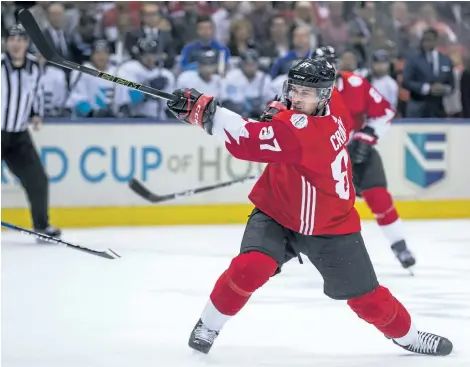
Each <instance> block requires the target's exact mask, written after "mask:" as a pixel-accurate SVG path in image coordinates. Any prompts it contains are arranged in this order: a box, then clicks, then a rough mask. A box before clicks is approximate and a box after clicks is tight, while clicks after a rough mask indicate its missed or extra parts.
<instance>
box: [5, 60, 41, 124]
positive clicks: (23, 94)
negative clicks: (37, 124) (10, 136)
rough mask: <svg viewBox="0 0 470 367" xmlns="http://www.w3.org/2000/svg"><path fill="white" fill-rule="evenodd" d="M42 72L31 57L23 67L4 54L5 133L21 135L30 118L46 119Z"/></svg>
mask: <svg viewBox="0 0 470 367" xmlns="http://www.w3.org/2000/svg"><path fill="white" fill-rule="evenodd" d="M41 78H42V70H41V67H40V66H39V64H38V63H37V61H36V58H35V57H34V56H32V55H29V54H27V55H26V61H25V63H24V65H23V66H22V67H21V68H17V67H14V66H13V64H12V61H11V59H10V56H9V55H8V54H6V53H3V54H2V131H8V132H21V131H24V130H26V129H27V128H28V121H29V119H30V117H31V116H34V115H38V116H41V117H42V116H44V93H43V91H42V89H43V88H42V79H41Z"/></svg>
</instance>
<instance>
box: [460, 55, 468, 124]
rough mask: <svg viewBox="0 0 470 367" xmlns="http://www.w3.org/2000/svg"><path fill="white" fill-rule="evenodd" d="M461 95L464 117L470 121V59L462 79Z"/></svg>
mask: <svg viewBox="0 0 470 367" xmlns="http://www.w3.org/2000/svg"><path fill="white" fill-rule="evenodd" d="M460 94H461V98H462V117H463V118H466V119H470V59H468V60H467V64H466V68H465V69H464V70H463V71H462V76H461V77H460Z"/></svg>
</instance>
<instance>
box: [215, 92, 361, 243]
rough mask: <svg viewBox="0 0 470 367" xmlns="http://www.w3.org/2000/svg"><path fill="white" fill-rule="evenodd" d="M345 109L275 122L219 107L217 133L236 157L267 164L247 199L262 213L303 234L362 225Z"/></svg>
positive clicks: (293, 114)
mask: <svg viewBox="0 0 470 367" xmlns="http://www.w3.org/2000/svg"><path fill="white" fill-rule="evenodd" d="M333 106H334V107H333ZM345 108H346V107H345V106H344V105H342V104H341V102H340V101H335V103H334V105H332V108H331V110H330V108H328V113H327V114H326V115H325V116H323V117H314V116H307V115H305V114H302V113H300V112H298V111H292V110H290V111H283V112H280V113H278V114H277V115H276V116H274V118H273V120H272V121H271V122H258V121H253V120H246V119H244V118H242V117H241V116H239V115H237V114H235V113H233V112H231V111H229V110H227V109H225V108H218V109H217V112H216V114H215V117H214V126H213V133H214V135H217V136H219V137H222V138H223V139H224V140H225V146H226V148H227V149H228V151H229V152H230V153H231V154H232V155H233V156H234V157H236V158H239V159H243V160H248V161H254V162H266V163H269V164H268V165H267V166H266V168H265V170H264V172H263V174H262V176H261V177H260V178H259V180H258V182H257V183H256V184H255V186H254V187H253V189H252V191H251V193H250V195H249V199H250V200H251V201H252V203H253V204H254V205H255V206H256V207H258V208H259V209H260V210H262V211H263V212H264V213H266V214H268V215H269V216H271V217H272V218H273V219H274V220H276V221H277V222H278V223H280V224H282V225H283V226H285V227H287V228H290V229H292V230H294V231H296V232H299V233H302V234H305V235H318V234H347V233H353V232H358V231H360V220H359V215H358V213H357V212H356V210H355V209H354V201H355V197H356V194H355V192H354V187H353V184H352V172H351V164H350V161H349V155H348V152H347V150H346V148H345V147H346V143H347V141H348V137H349V132H350V131H349V127H348V126H351V125H350V123H348V121H345V120H347V119H350V117H349V114H348V113H347V111H346V110H345Z"/></svg>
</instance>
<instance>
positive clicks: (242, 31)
mask: <svg viewBox="0 0 470 367" xmlns="http://www.w3.org/2000/svg"><path fill="white" fill-rule="evenodd" d="M250 48H256V45H255V42H254V41H253V27H252V25H251V23H250V22H249V21H248V20H246V19H240V20H235V21H233V22H232V25H231V26H230V42H229V44H228V49H229V51H230V56H240V55H242V54H244V53H245V52H246V51H247V50H248V49H250Z"/></svg>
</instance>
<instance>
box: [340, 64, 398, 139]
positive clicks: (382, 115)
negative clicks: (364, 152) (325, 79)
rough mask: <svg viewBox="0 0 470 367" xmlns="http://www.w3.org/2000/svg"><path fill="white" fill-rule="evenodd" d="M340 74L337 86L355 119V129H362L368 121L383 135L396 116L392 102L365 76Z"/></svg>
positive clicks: (344, 72)
mask: <svg viewBox="0 0 470 367" xmlns="http://www.w3.org/2000/svg"><path fill="white" fill-rule="evenodd" d="M340 76H341V77H340V78H338V80H337V81H336V88H337V89H338V91H339V93H340V95H341V97H342V99H343V102H344V104H345V105H346V107H347V108H348V110H349V112H350V113H351V116H352V118H353V119H354V126H353V130H354V131H357V130H359V129H361V127H362V126H363V125H364V124H365V123H366V124H367V125H369V126H371V127H372V128H374V131H375V133H376V135H377V136H378V137H379V138H380V137H382V136H383V135H384V133H385V132H386V131H387V129H388V127H389V126H390V123H391V121H392V118H393V117H394V116H395V111H394V110H393V108H392V106H391V105H390V103H389V102H388V101H387V100H386V99H385V98H383V97H382V96H381V94H380V93H379V92H378V91H377V89H375V88H374V87H373V86H372V85H371V84H370V83H369V82H368V81H367V79H365V78H364V77H362V76H360V75H356V74H353V73H350V72H347V71H342V72H341V73H340Z"/></svg>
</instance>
